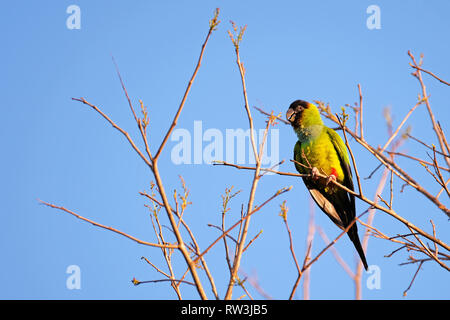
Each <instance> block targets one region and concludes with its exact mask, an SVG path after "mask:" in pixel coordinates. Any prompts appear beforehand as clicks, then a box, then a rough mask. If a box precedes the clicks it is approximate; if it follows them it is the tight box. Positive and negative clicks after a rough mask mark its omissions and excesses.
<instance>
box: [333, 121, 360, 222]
mask: <svg viewBox="0 0 450 320" xmlns="http://www.w3.org/2000/svg"><path fill="white" fill-rule="evenodd" d="M326 133H327V134H328V136H329V137H330V140H331V143H332V144H333V147H334V149H335V150H336V152H337V154H338V158H339V161H340V164H341V167H342V171H343V172H344V176H345V177H344V183H343V185H344V186H346V187H347V188H349V189H350V190H354V187H353V179H352V171H351V168H350V161H349V158H348V153H347V147H346V146H345V144H344V141H342V138H341V136H340V135H339V134H337V132H336V131H334V130H333V129H330V128H328V127H327V128H326ZM342 191H343V190H342ZM345 194H346V195H348V197H349V198H348V200H350V208H348V209H349V210H347V212H350V213H351V214H350V216H347V219H349V220H348V223H349V222H350V221H352V220H353V219H354V218H355V197H354V196H353V195H352V194H349V193H347V192H345Z"/></svg>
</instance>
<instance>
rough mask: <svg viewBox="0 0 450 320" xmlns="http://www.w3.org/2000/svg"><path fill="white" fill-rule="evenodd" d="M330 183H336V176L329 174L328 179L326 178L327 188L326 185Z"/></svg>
mask: <svg viewBox="0 0 450 320" xmlns="http://www.w3.org/2000/svg"><path fill="white" fill-rule="evenodd" d="M331 181H333V182H336V176H335V175H334V174H330V175H329V176H328V178H327V184H326V185H327V186H328V184H329V183H330V182H331Z"/></svg>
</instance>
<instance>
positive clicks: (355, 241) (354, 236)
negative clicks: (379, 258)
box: [348, 225, 369, 271]
mask: <svg viewBox="0 0 450 320" xmlns="http://www.w3.org/2000/svg"><path fill="white" fill-rule="evenodd" d="M353 227H354V225H353ZM353 227H352V228H351V229H350V230H349V232H348V236H349V238H350V240H351V241H352V242H353V244H354V246H355V248H356V251H358V254H359V257H360V258H361V261H362V263H363V265H364V269H366V271H367V269H368V268H369V266H368V265H367V260H366V256H365V254H364V250H363V248H362V246H361V241H359V237H358V231H357V229H356V228H353ZM352 229H353V230H352Z"/></svg>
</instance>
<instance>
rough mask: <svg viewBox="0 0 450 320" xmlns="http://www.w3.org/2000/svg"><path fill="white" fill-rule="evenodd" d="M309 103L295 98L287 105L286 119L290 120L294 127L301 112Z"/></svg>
mask: <svg viewBox="0 0 450 320" xmlns="http://www.w3.org/2000/svg"><path fill="white" fill-rule="evenodd" d="M309 106H310V103H309V102H307V101H304V100H295V101H294V102H292V103H291V105H290V106H289V109H288V111H287V112H286V119H287V121H289V122H290V124H291V125H292V126H294V127H296V126H298V125H299V122H300V119H301V116H302V113H303V111H304V110H306V109H308V108H309Z"/></svg>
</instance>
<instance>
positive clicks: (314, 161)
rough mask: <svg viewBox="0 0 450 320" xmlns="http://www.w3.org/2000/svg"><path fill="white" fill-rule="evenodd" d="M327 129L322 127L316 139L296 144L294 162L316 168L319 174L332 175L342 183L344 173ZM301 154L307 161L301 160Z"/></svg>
mask: <svg viewBox="0 0 450 320" xmlns="http://www.w3.org/2000/svg"><path fill="white" fill-rule="evenodd" d="M327 129H328V128H327V127H325V126H323V129H322V132H321V133H320V134H319V135H318V136H317V137H316V138H314V139H308V140H306V141H303V142H301V143H300V142H298V143H297V144H296V146H295V151H294V153H295V158H296V159H295V160H296V161H298V162H300V163H303V164H304V165H306V166H309V165H310V166H311V167H316V168H317V169H319V171H320V172H321V173H325V174H326V175H331V174H333V175H335V176H336V178H337V181H338V182H343V181H344V178H345V176H344V171H343V170H342V167H341V162H340V159H339V156H338V153H337V152H336V149H335V148H334V145H333V143H332V141H331V139H330V136H329V135H328V133H327ZM303 154H304V155H305V157H306V159H307V160H306V159H303V157H302V155H303ZM308 162H309V163H308ZM304 171H306V170H304Z"/></svg>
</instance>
